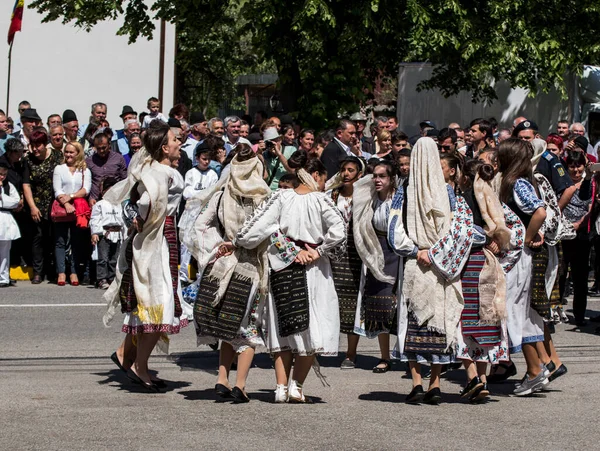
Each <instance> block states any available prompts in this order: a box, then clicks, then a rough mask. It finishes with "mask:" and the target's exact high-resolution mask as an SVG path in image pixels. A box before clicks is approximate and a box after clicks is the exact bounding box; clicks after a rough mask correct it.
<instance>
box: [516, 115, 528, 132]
mask: <svg viewBox="0 0 600 451" xmlns="http://www.w3.org/2000/svg"><path fill="white" fill-rule="evenodd" d="M526 120H527V118H526V117H524V116H519V117H517V118H515V120H514V121H513V130H514V129H515V128H516V127H517V125H519V124H520V123H521V122H525V121H526Z"/></svg>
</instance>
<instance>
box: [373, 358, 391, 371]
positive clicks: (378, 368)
mask: <svg viewBox="0 0 600 451" xmlns="http://www.w3.org/2000/svg"><path fill="white" fill-rule="evenodd" d="M379 365H385V366H379ZM389 370H390V361H389V360H383V359H381V360H380V361H379V363H378V364H377V366H376V367H375V368H373V372H374V373H377V374H381V373H387V372H388V371H389Z"/></svg>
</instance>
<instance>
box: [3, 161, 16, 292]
mask: <svg viewBox="0 0 600 451" xmlns="http://www.w3.org/2000/svg"><path fill="white" fill-rule="evenodd" d="M7 174H8V165H7V164H6V163H4V162H1V163H0V287H2V288H5V287H10V286H11V281H10V246H11V244H12V241H13V240H18V239H19V238H21V232H19V226H18V225H17V221H15V218H14V217H13V215H12V213H11V210H14V209H15V208H17V206H18V205H19V201H20V200H21V197H20V196H19V192H18V191H17V188H15V186H14V185H13V184H12V183H10V182H9V181H8V180H7V179H6V176H7Z"/></svg>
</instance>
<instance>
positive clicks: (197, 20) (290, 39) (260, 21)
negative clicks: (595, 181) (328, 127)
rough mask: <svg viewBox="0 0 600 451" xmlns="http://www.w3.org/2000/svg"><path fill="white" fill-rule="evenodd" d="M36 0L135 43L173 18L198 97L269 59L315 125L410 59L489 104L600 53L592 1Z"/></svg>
mask: <svg viewBox="0 0 600 451" xmlns="http://www.w3.org/2000/svg"><path fill="white" fill-rule="evenodd" d="M148 5H151V6H148ZM32 7H33V8H36V9H37V10H38V11H39V12H41V13H43V14H45V17H46V20H48V21H50V20H62V21H63V22H65V23H66V22H72V21H73V22H74V23H75V24H76V25H77V26H79V27H82V28H84V29H88V30H89V29H90V28H91V27H93V26H94V25H95V24H96V23H98V22H99V21H100V20H105V19H116V18H118V17H124V19H125V21H124V25H123V27H122V28H121V30H120V31H119V33H120V34H124V35H128V36H129V39H130V40H131V41H135V40H136V39H138V38H140V37H144V38H152V37H153V35H154V25H153V23H152V20H153V19H157V18H161V19H165V20H167V21H169V22H172V23H175V24H176V25H177V27H178V28H177V29H178V36H179V40H180V50H181V52H180V54H179V58H178V64H179V65H180V66H181V67H183V68H184V70H185V71H186V73H189V74H196V76H197V77H199V79H200V80H202V81H203V82H204V83H205V84H206V86H207V88H206V91H207V92H209V94H206V95H205V96H204V97H203V98H201V99H199V100H198V101H200V102H206V103H205V104H207V103H209V102H210V101H211V99H212V101H213V102H214V101H216V99H220V98H222V97H224V96H228V95H232V94H233V92H232V85H233V84H232V80H233V77H235V76H236V75H238V74H241V73H251V72H253V71H255V70H257V69H263V70H264V69H267V70H268V69H269V68H274V69H275V70H276V72H277V74H278V76H279V88H280V91H281V99H282V102H283V104H284V107H285V108H286V109H287V110H288V111H290V112H293V113H295V114H297V115H298V116H299V117H300V118H301V120H302V121H303V122H305V123H307V124H312V125H316V126H319V127H321V126H323V124H324V123H326V122H328V121H331V120H334V119H335V118H336V117H337V116H338V115H339V114H342V113H345V112H352V111H354V110H355V109H356V105H357V104H359V103H363V102H365V100H366V99H367V98H368V96H369V93H370V92H371V89H372V85H373V81H374V80H376V79H378V78H380V77H395V76H396V74H397V68H398V64H399V63H400V62H403V61H429V62H431V63H433V64H434V66H435V70H434V73H433V75H432V77H431V78H430V79H429V80H426V81H425V82H423V83H422V84H421V88H422V89H433V88H438V89H440V90H441V92H442V93H443V94H444V95H447V96H448V95H452V94H456V93H457V92H459V91H463V90H467V91H470V92H471V93H472V96H473V100H474V101H480V100H489V101H492V100H494V99H495V97H496V94H495V92H494V89H493V87H492V83H493V81H494V80H499V79H505V80H507V81H508V82H509V83H510V84H511V85H512V86H513V87H525V88H529V89H530V90H531V91H532V93H536V92H539V91H548V90H549V89H550V88H552V87H556V88H558V89H559V90H562V92H563V93H564V92H565V81H564V76H565V74H566V73H567V72H568V71H575V72H578V71H579V70H580V69H581V67H582V65H583V64H594V63H596V62H598V61H599V60H600V58H599V56H600V53H599V52H600V46H599V45H598V44H597V43H596V42H595V40H594V39H593V38H592V37H593V36H594V35H596V32H597V31H598V29H599V28H600V20H599V19H600V2H597V1H595V0H578V1H577V2H575V1H573V0H561V1H558V0H543V1H542V0H540V1H538V2H531V1H526V0H513V1H506V0H489V1H486V2H475V1H472V0H239V1H236V2H233V1H231V2H229V1H226V0H221V1H215V0H155V1H150V0H146V1H144V0H74V1H70V2H64V1H62V0H36V1H35V2H34V3H33V4H32ZM580 30H583V32H582V31H580ZM200 97H202V96H200Z"/></svg>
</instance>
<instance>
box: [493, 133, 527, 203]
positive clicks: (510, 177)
mask: <svg viewBox="0 0 600 451" xmlns="http://www.w3.org/2000/svg"><path fill="white" fill-rule="evenodd" d="M532 157H533V146H532V145H531V142H530V141H525V140H523V139H519V138H515V137H512V138H508V139H507V140H505V141H502V143H501V144H500V145H499V146H498V170H499V172H500V173H502V184H501V185H500V193H499V196H498V197H499V198H500V200H501V201H502V202H505V203H506V202H508V201H509V199H510V198H511V197H512V190H513V187H514V185H515V183H516V181H517V180H518V179H520V178H524V179H525V180H529V181H532V178H533V167H532V163H531V158H532Z"/></svg>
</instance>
